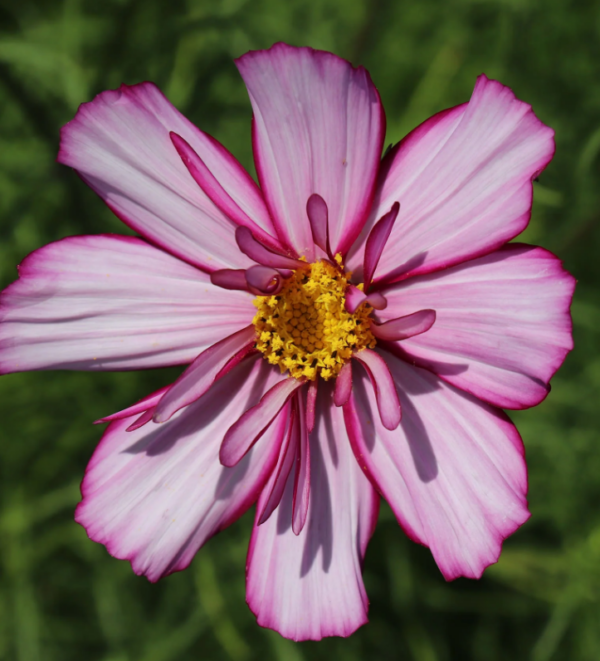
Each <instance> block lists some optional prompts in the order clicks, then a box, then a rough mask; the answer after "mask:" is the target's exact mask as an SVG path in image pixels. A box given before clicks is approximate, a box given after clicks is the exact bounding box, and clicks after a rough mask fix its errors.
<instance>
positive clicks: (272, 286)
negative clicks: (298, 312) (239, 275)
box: [245, 265, 283, 296]
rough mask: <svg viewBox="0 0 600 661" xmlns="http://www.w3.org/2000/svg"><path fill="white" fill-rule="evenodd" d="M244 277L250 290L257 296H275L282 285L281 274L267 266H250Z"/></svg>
mask: <svg viewBox="0 0 600 661" xmlns="http://www.w3.org/2000/svg"><path fill="white" fill-rule="evenodd" d="M245 277H246V282H247V283H248V288H249V289H250V291H251V292H252V293H253V294H257V295H259V296H275V294H278V293H279V292H280V291H281V288H282V287H283V277H282V275H281V274H280V273H279V271H276V270H275V269H272V268H269V267H268V266H260V265H257V266H251V267H250V268H249V269H247V270H246V274H245Z"/></svg>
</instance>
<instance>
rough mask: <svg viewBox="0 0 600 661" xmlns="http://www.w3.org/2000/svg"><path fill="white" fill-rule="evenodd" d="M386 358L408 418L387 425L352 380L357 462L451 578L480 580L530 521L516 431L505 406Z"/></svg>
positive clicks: (349, 419) (350, 415)
mask: <svg viewBox="0 0 600 661" xmlns="http://www.w3.org/2000/svg"><path fill="white" fill-rule="evenodd" d="M386 359H387V361H388V365H389V367H390V369H391V371H392V374H393V376H394V380H395V382H396V385H397V386H398V388H399V389H400V390H401V391H402V392H403V393H404V394H405V396H404V398H403V403H404V411H403V417H402V423H401V425H400V426H399V427H398V429H396V430H395V431H393V432H391V431H388V430H387V429H385V428H384V426H383V425H382V424H381V423H380V422H379V420H378V416H377V415H376V413H375V408H376V402H375V398H374V397H373V395H372V392H371V389H370V388H369V387H368V385H367V384H366V382H365V379H364V378H362V379H355V385H354V388H353V399H351V400H350V402H349V403H348V405H347V406H346V407H345V409H344V414H345V417H346V426H347V428H348V432H349V435H350V438H351V442H352V446H353V449H354V452H355V454H356V458H357V460H358V462H359V464H360V465H361V466H363V467H364V469H365V472H366V473H367V475H369V477H370V479H371V480H373V481H374V483H375V484H376V485H377V488H378V489H379V490H380V492H381V493H382V494H383V495H384V497H385V498H386V499H387V501H388V502H389V504H390V505H391V507H392V509H393V510H394V513H395V514H396V517H397V518H398V521H399V522H400V524H401V525H402V527H403V528H404V530H405V531H406V532H407V534H408V535H409V536H410V537H411V538H413V539H414V540H415V541H418V542H420V543H421V544H425V545H426V546H429V548H430V549H431V552H432V553H433V557H434V558H435V561H436V562H437V564H438V566H439V568H440V570H441V571H442V573H443V575H444V576H445V578H446V579H447V580H451V579H454V578H457V577H458V576H467V577H470V578H479V577H480V576H481V574H482V572H483V570H484V569H485V568H486V567H487V566H488V565H490V564H492V563H494V562H496V561H497V560H498V557H499V555H500V551H501V547H502V541H503V540H504V539H505V538H506V537H507V536H508V535H510V534H512V533H513V532H514V531H515V530H516V529H517V528H518V527H519V526H520V525H521V524H522V523H524V522H525V521H526V520H527V519H528V517H529V512H528V511H527V501H526V499H525V495H526V492H527V473H526V466H525V458H524V451H523V444H522V442H521V439H520V437H519V434H518V432H517V430H516V429H515V427H514V425H513V424H512V423H511V422H510V420H509V419H508V418H507V417H506V415H505V414H504V413H503V412H502V411H500V410H499V409H496V408H493V407H491V406H489V405H487V404H484V403H483V402H481V401H479V400H477V399H476V398H475V397H473V396H471V395H468V394H466V393H463V392H461V391H460V390H457V389H456V388H454V387H453V386H450V385H447V384H446V383H444V382H443V381H440V380H439V379H438V377H436V376H435V375H433V374H431V372H429V371H427V370H423V369H420V368H418V367H414V366H412V365H409V364H407V363H405V362H403V361H401V360H398V359H397V358H394V357H393V356H387V357H386ZM354 405H355V406H356V409H354Z"/></svg>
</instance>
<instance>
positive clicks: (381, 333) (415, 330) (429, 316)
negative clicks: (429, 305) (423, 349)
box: [371, 310, 435, 342]
mask: <svg viewBox="0 0 600 661" xmlns="http://www.w3.org/2000/svg"><path fill="white" fill-rule="evenodd" d="M434 322H435V310H419V311H418V312H413V313H412V314H407V315H405V316H403V317H397V318H396V319H390V320H389V321H386V322H385V323H383V324H376V323H372V324H371V332H372V333H373V335H375V337H377V338H379V339H380V340H388V341H390V342H391V341H400V340H406V339H408V338H409V337H414V336H415V335H421V333H425V332H427V331H428V330H429V329H430V328H431V327H432V326H433V324H434Z"/></svg>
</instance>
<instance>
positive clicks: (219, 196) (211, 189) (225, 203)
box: [170, 133, 281, 250]
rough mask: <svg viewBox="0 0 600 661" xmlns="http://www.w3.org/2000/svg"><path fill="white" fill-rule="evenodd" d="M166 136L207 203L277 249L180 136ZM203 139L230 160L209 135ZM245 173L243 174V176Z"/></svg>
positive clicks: (266, 219) (265, 217)
mask: <svg viewBox="0 0 600 661" xmlns="http://www.w3.org/2000/svg"><path fill="white" fill-rule="evenodd" d="M170 136H171V142H172V143H173V146H174V147H175V149H177V153H178V154H179V156H180V157H181V160H182V161H183V163H184V165H185V167H186V168H187V169H188V170H189V173H190V174H191V175H192V177H193V178H194V180H195V182H196V183H197V184H198V186H200V188H201V189H202V190H203V191H204V193H206V195H207V196H208V197H209V198H210V200H211V201H212V202H213V203H214V204H215V205H216V206H217V207H218V208H219V209H220V210H221V211H222V212H223V214H224V215H225V216H226V217H227V218H231V220H233V221H235V223H236V224H238V225H240V226H242V227H246V228H248V229H249V230H251V231H252V233H253V234H254V235H255V236H257V237H259V238H260V240H261V241H264V242H265V243H266V244H267V245H270V246H271V247H272V248H274V249H275V250H281V246H280V244H279V241H277V239H275V238H274V237H273V236H271V235H270V234H269V233H267V232H265V231H264V230H263V229H262V228H261V227H260V226H259V225H257V224H256V223H255V222H254V221H253V220H252V218H250V217H249V216H248V214H247V213H246V212H245V211H244V210H243V209H242V208H241V207H240V206H239V205H238V204H237V203H236V201H235V200H234V199H233V198H232V197H231V195H230V194H229V193H228V192H227V191H226V190H225V189H224V188H223V186H221V184H220V183H219V181H218V180H217V178H216V177H215V175H214V174H213V173H212V172H211V171H210V169H209V168H208V167H207V165H206V163H205V162H204V161H203V160H202V159H201V158H200V156H198V154H197V153H196V152H195V151H194V150H193V149H192V148H191V147H190V145H189V144H188V143H187V142H186V141H185V140H184V139H183V138H182V137H181V136H180V135H177V133H171V134H170ZM207 137H208V138H209V139H210V140H212V142H213V145H214V147H215V149H217V150H222V152H223V156H224V158H230V159H233V156H231V154H229V152H227V151H226V150H225V148H224V147H223V146H222V145H221V144H219V143H218V142H217V141H216V140H214V139H212V138H210V136H207ZM239 167H241V166H239ZM240 174H241V173H240ZM245 174H246V173H245V171H244V172H243V175H245ZM243 175H242V176H243ZM249 183H250V187H251V189H252V191H253V192H254V193H258V197H257V198H256V199H255V200H254V201H255V202H256V203H257V204H258V207H259V209H258V213H259V216H260V217H261V218H262V219H263V224H265V225H266V226H267V227H269V230H270V231H271V232H272V231H273V230H272V225H271V219H270V218H269V212H268V211H267V208H266V207H265V205H264V202H263V199H262V194H261V193H260V192H259V191H258V190H256V189H255V184H254V182H253V181H250V182H249ZM235 192H236V190H235V189H233V190H232V193H235ZM243 201H244V200H242V203H243ZM253 211H254V212H256V211H257V209H254V210H253Z"/></svg>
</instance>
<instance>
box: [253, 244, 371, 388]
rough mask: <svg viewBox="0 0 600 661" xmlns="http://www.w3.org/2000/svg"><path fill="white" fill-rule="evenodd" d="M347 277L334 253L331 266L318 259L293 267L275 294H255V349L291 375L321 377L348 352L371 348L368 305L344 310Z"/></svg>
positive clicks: (334, 368) (346, 357) (336, 366)
mask: <svg viewBox="0 0 600 661" xmlns="http://www.w3.org/2000/svg"><path fill="white" fill-rule="evenodd" d="M350 276H351V273H349V272H344V269H343V268H342V258H341V255H336V257H335V264H332V263H331V262H329V261H326V260H321V261H319V262H315V263H313V264H307V268H306V269H297V270H296V271H294V273H293V274H292V276H291V277H290V278H288V279H286V280H285V281H284V285H283V287H282V289H281V290H280V291H279V293H278V294H277V295H276V296H257V297H256V299H255V300H254V305H255V306H256V307H257V309H258V311H257V313H256V316H255V317H254V320H253V323H254V327H255V328H256V348H257V349H258V350H259V351H260V352H261V353H262V354H263V355H264V357H265V358H266V360H268V361H269V363H271V364H272V365H279V369H280V370H281V372H282V373H283V372H286V371H287V372H289V373H290V375H291V376H293V377H295V378H296V379H307V380H309V381H314V380H315V379H316V378H317V377H318V376H320V377H321V378H322V379H324V380H325V381H327V380H329V379H333V378H335V377H336V376H337V375H338V374H339V373H340V370H341V369H342V367H343V366H344V364H345V363H346V362H348V360H350V358H351V357H352V354H353V353H356V352H357V351H360V350H361V349H366V348H373V347H374V346H375V337H374V336H373V334H372V333H371V330H370V327H371V323H370V320H369V315H370V314H371V307H370V306H368V305H366V304H362V305H360V306H359V307H358V309H357V310H356V311H355V313H354V314H350V313H349V312H347V311H346V308H345V292H346V288H347V286H348V281H349V278H350Z"/></svg>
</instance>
